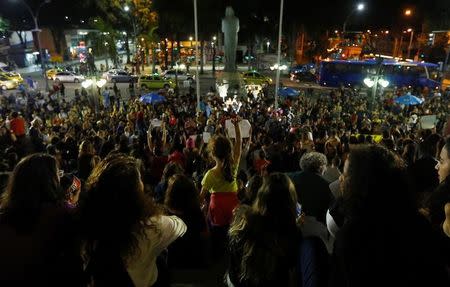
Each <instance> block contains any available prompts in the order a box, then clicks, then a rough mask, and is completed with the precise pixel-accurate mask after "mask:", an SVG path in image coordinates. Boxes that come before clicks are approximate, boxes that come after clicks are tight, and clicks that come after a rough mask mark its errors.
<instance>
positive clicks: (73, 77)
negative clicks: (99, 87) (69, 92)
mask: <svg viewBox="0 0 450 287" xmlns="http://www.w3.org/2000/svg"><path fill="white" fill-rule="evenodd" d="M53 80H54V81H60V82H69V83H81V82H83V81H84V80H85V78H84V76H83V75H77V74H75V73H72V72H58V73H56V75H55V76H53Z"/></svg>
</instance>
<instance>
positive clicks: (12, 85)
mask: <svg viewBox="0 0 450 287" xmlns="http://www.w3.org/2000/svg"><path fill="white" fill-rule="evenodd" d="M18 86H19V83H18V82H17V81H14V80H11V79H9V78H7V77H5V76H3V75H0V89H2V90H12V89H16V88H17V87H18Z"/></svg>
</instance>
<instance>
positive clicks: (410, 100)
mask: <svg viewBox="0 0 450 287" xmlns="http://www.w3.org/2000/svg"><path fill="white" fill-rule="evenodd" d="M394 101H395V102H396V103H397V104H399V105H405V106H415V105H420V104H422V103H423V100H422V99H419V98H418V97H416V96H413V95H410V94H406V95H404V96H401V97H398V98H396V99H395V100H394Z"/></svg>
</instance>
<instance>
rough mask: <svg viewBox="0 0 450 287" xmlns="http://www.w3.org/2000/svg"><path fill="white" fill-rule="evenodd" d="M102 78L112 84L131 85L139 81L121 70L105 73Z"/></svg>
mask: <svg viewBox="0 0 450 287" xmlns="http://www.w3.org/2000/svg"><path fill="white" fill-rule="evenodd" d="M102 78H103V79H106V80H107V81H108V82H111V83H130V82H136V81H137V77H136V76H134V75H131V74H130V73H127V72H126V71H125V70H120V69H111V70H109V71H108V72H105V73H103V75H102Z"/></svg>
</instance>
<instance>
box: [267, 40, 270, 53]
mask: <svg viewBox="0 0 450 287" xmlns="http://www.w3.org/2000/svg"><path fill="white" fill-rule="evenodd" d="M266 45H267V53H269V47H270V42H269V41H267V43H266Z"/></svg>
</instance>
